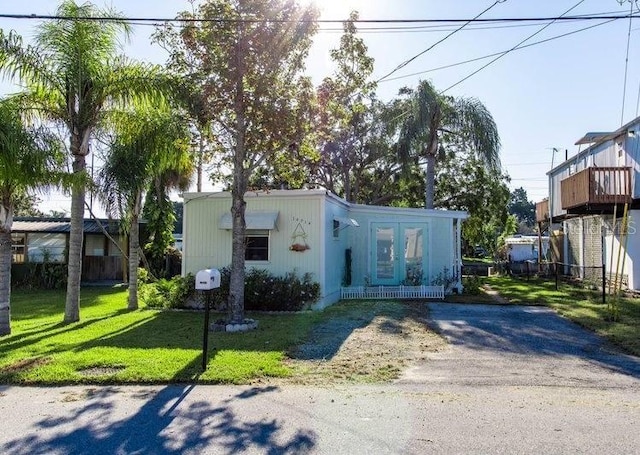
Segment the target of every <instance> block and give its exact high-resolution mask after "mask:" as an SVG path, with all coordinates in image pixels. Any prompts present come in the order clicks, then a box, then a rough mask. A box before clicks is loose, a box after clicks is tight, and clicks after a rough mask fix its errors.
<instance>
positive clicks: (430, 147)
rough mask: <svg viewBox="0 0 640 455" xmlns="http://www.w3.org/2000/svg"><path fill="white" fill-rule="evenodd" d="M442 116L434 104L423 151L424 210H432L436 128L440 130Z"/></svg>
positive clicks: (434, 184) (436, 153)
mask: <svg viewBox="0 0 640 455" xmlns="http://www.w3.org/2000/svg"><path fill="white" fill-rule="evenodd" d="M441 119H442V114H441V110H440V106H439V105H437V104H436V106H435V108H434V109H433V114H432V115H431V118H430V119H429V131H430V134H429V142H428V143H427V147H426V150H425V155H426V156H425V158H426V164H427V169H426V171H425V185H424V193H425V194H424V199H425V202H424V203H425V205H424V207H425V208H426V209H433V208H434V204H433V200H434V195H435V192H436V158H437V156H438V128H440V121H441Z"/></svg>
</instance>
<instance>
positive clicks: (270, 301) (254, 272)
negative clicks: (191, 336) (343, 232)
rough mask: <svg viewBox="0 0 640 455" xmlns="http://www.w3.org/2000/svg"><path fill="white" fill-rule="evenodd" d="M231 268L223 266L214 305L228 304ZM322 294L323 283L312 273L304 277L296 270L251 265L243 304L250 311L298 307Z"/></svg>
mask: <svg viewBox="0 0 640 455" xmlns="http://www.w3.org/2000/svg"><path fill="white" fill-rule="evenodd" d="M230 272H231V271H230V269H229V268H228V267H223V268H222V269H220V289H219V290H217V291H216V292H214V297H213V302H214V308H216V309H219V310H222V309H225V308H226V307H227V299H228V298H229V278H230ZM318 297H320V284H318V283H317V282H315V281H313V279H312V276H311V274H310V273H305V274H304V275H302V277H300V276H298V274H297V273H296V272H289V273H286V274H285V275H284V276H276V275H272V274H271V273H270V272H269V271H268V270H265V269H256V268H251V269H249V270H248V271H247V273H246V275H245V285H244V308H245V310H248V311H299V310H301V309H303V308H304V307H305V306H306V305H308V304H310V303H313V302H315V301H316V300H318Z"/></svg>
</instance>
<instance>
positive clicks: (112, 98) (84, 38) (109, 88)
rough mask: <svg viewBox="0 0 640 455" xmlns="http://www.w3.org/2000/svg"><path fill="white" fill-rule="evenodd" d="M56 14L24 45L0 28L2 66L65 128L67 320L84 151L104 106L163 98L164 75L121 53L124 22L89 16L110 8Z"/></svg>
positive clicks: (77, 260)
mask: <svg viewBox="0 0 640 455" xmlns="http://www.w3.org/2000/svg"><path fill="white" fill-rule="evenodd" d="M56 16H60V17H61V18H60V19H53V20H47V21H46V22H44V23H43V24H41V25H40V26H39V27H38V28H37V30H36V34H35V36H34V38H33V41H34V45H32V46H24V45H23V43H22V40H21V38H20V37H19V36H17V35H15V34H12V33H10V34H8V35H7V34H4V33H3V32H0V68H1V69H2V71H3V72H4V73H5V74H6V75H9V76H10V77H12V78H15V79H18V80H19V81H20V83H21V84H22V85H23V86H24V87H25V90H26V92H25V93H24V95H22V101H23V107H24V108H25V109H26V108H29V109H30V113H31V114H32V115H36V116H39V117H41V118H42V119H44V120H45V121H50V122H52V123H55V124H58V125H62V126H63V127H64V128H65V129H66V131H67V133H68V142H69V149H70V152H71V156H72V159H73V163H72V168H73V174H75V175H76V176H77V178H76V179H75V181H76V182H77V183H76V184H75V185H74V186H73V187H72V190H71V233H70V237H69V252H68V253H69V254H68V257H69V260H68V285H67V298H66V304H65V314H64V321H65V322H74V321H78V320H79V319H80V305H79V301H80V278H81V276H80V274H81V270H82V239H83V217H84V203H85V188H86V182H87V181H88V176H87V172H86V157H87V155H88V154H89V151H90V144H91V140H92V137H93V136H94V134H95V132H96V130H97V128H98V127H99V125H100V123H101V120H102V119H103V117H104V114H105V112H106V111H108V110H111V109H113V108H114V107H116V105H118V104H123V103H127V102H130V101H132V100H133V99H135V98H140V97H145V98H149V97H151V98H154V97H155V98H158V97H162V96H163V93H165V90H166V89H167V86H168V85H169V84H168V81H167V78H166V77H164V73H163V72H162V71H160V68H159V67H157V66H150V65H144V64H140V63H134V62H132V61H130V60H129V59H127V58H126V57H123V56H120V55H118V50H119V43H120V37H122V36H124V37H128V36H129V33H130V26H129V25H128V24H127V23H126V22H124V21H118V20H109V21H101V20H99V19H96V20H86V19H82V18H87V17H91V18H100V17H109V18H111V19H113V18H117V17H118V14H117V13H116V12H115V11H113V10H110V9H109V10H101V9H99V8H97V7H96V6H94V5H92V4H91V3H83V4H81V5H78V4H76V3H75V2H74V1H73V0H64V1H63V2H62V3H61V4H60V6H59V7H58V10H57V11H56Z"/></svg>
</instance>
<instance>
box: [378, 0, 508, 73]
mask: <svg viewBox="0 0 640 455" xmlns="http://www.w3.org/2000/svg"><path fill="white" fill-rule="evenodd" d="M505 1H506V0H496V1H495V2H493V3H492V4H491V6H489V7H488V8H486V9H484V10H483V11H481V12H480V14H478V15H477V16H476V17H474V18H473V19H469V20H468V21H467V22H465V23H463V24H462V25H461V26H460V27H458V28H457V29H455V30H453V31H451V32H450V33H449V34H448V35H446V36H445V37H444V38H441V39H439V40H438V41H436V42H435V43H433V44H432V45H431V46H429V47H428V48H426V49H425V50H423V51H421V52H419V53H417V54H416V55H414V56H413V57H411V58H409V59H408V60H405V61H404V62H402V63H400V64H399V65H398V66H396V67H395V68H394V69H392V70H391V71H389V72H388V73H387V74H385V75H384V76H382V77H381V78H379V79H378V80H377V81H376V82H381V81H383V80H385V79H386V78H388V77H389V76H391V75H392V74H394V73H395V72H396V71H399V70H401V69H402V68H404V67H405V66H407V65H408V64H409V63H411V62H413V61H414V60H415V59H417V58H418V57H420V56H422V55H424V54H426V53H427V52H429V51H430V50H431V49H433V48H434V47H436V46H437V45H438V44H440V43H442V42H443V41H446V40H447V39H449V38H451V37H452V36H453V35H455V34H456V33H457V32H459V31H460V30H462V29H463V28H465V27H466V26H467V25H469V24H470V23H471V22H472V21H473V20H475V19H478V18H479V17H480V16H482V15H483V14H484V13H486V12H487V11H489V10H491V9H492V8H493V7H494V6H496V5H498V4H500V3H504V2H505Z"/></svg>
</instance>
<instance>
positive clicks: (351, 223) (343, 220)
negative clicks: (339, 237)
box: [333, 216, 360, 227]
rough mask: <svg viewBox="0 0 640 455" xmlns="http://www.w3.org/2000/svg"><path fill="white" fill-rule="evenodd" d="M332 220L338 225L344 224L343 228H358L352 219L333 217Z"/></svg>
mask: <svg viewBox="0 0 640 455" xmlns="http://www.w3.org/2000/svg"><path fill="white" fill-rule="evenodd" d="M333 219H334V220H335V221H337V222H339V223H340V224H344V225H345V226H353V227H360V225H359V224H358V222H357V221H356V220H354V219H353V218H347V217H346V216H334V217H333Z"/></svg>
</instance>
